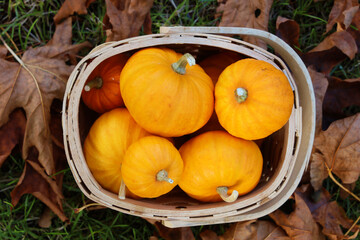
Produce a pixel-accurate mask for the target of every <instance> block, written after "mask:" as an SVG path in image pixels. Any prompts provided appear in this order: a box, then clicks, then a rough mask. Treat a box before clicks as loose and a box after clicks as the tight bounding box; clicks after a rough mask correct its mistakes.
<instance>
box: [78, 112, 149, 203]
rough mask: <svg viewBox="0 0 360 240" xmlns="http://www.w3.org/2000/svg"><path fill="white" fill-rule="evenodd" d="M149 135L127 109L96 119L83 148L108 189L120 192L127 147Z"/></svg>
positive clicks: (105, 114) (90, 167) (102, 184)
mask: <svg viewBox="0 0 360 240" xmlns="http://www.w3.org/2000/svg"><path fill="white" fill-rule="evenodd" d="M149 135H150V134H149V133H148V132H147V131H145V130H144V129H143V128H141V127H140V126H139V125H138V124H137V123H136V122H135V121H134V119H133V118H132V117H131V116H130V114H129V112H128V111H127V109H125V108H116V109H113V110H111V111H109V112H106V113H104V114H102V115H101V116H100V117H99V118H98V119H97V120H96V121H95V122H94V124H93V125H92V126H91V128H90V131H89V133H88V135H87V137H86V139H85V142H84V147H83V151H84V155H85V159H86V162H87V165H88V167H89V169H90V171H91V173H92V175H93V176H94V178H95V179H96V180H97V182H98V183H99V184H100V185H101V186H102V187H103V188H104V189H107V190H109V191H111V192H113V193H116V194H118V193H119V189H120V185H121V179H122V176H121V164H122V162H123V158H124V156H125V152H126V150H127V149H128V147H129V146H130V145H131V144H132V143H134V142H135V141H137V140H139V139H140V138H142V137H145V136H149ZM128 194H129V193H128ZM130 196H132V195H130Z"/></svg>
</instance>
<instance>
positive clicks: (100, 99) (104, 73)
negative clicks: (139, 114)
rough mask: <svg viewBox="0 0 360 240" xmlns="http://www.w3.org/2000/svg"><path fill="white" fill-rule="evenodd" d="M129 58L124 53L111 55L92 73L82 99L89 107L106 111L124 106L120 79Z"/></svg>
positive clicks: (97, 110) (99, 111)
mask: <svg viewBox="0 0 360 240" xmlns="http://www.w3.org/2000/svg"><path fill="white" fill-rule="evenodd" d="M127 59H128V57H127V56H126V55H124V54H119V55H115V56H113V57H110V58H108V59H106V60H105V61H103V62H102V63H100V64H99V65H98V66H97V67H96V68H95V69H94V71H93V72H92V73H91V74H90V76H89V78H88V80H87V82H86V84H85V87H84V89H83V92H82V100H83V101H84V103H85V105H86V106H87V107H88V108H90V109H92V110H94V111H96V112H98V113H104V112H106V111H109V110H111V109H114V108H116V107H122V106H124V101H123V99H122V97H121V93H120V89H119V79H120V73H121V70H122V68H123V67H124V65H125V63H126V61H127Z"/></svg>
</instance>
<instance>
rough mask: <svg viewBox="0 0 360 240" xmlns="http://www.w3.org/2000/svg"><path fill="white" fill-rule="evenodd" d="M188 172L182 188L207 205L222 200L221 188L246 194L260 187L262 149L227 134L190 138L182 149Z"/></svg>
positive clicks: (185, 172) (208, 134) (216, 133)
mask: <svg viewBox="0 0 360 240" xmlns="http://www.w3.org/2000/svg"><path fill="white" fill-rule="evenodd" d="M179 151H180V155H181V157H182V159H183V161H184V171H183V174H182V177H181V180H180V182H179V186H180V188H181V189H182V190H184V191H185V192H186V193H187V194H188V195H189V196H190V197H192V198H195V199H198V200H200V201H203V202H218V201H222V199H221V198H220V196H219V194H218V193H217V192H216V188H217V187H222V186H224V187H228V194H229V195H230V194H231V193H232V191H233V190H237V191H238V192H239V195H243V194H246V193H248V192H250V191H251V190H252V189H254V188H255V187H256V185H257V184H258V182H259V180H260V177H261V173H262V167H263V158H262V154H261V152H260V149H259V147H258V146H257V145H256V144H255V143H254V142H253V141H248V140H244V139H240V138H236V137H234V136H232V135H230V134H229V133H227V132H225V131H210V132H206V133H203V134H201V135H198V136H197V137H195V138H192V139H190V140H189V141H188V142H186V143H185V144H184V145H182V146H181V148H180V150H179Z"/></svg>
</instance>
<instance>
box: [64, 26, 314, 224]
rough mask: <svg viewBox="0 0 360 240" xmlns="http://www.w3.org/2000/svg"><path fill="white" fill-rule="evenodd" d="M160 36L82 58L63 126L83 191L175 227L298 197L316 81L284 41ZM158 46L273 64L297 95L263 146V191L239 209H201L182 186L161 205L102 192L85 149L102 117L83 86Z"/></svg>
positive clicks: (240, 216) (185, 33)
mask: <svg viewBox="0 0 360 240" xmlns="http://www.w3.org/2000/svg"><path fill="white" fill-rule="evenodd" d="M160 31H161V33H160V34H153V35H146V36H140V37H134V38H130V39H126V40H122V41H119V42H113V43H107V44H104V45H101V46H99V47H97V48H95V49H93V51H92V52H91V53H90V54H89V55H87V56H86V57H84V58H83V59H82V60H81V61H80V63H79V64H78V65H77V66H76V68H75V69H74V71H73V72H72V74H71V76H70V78H69V80H68V84H67V88H66V93H65V97H64V102H63V118H62V120H63V122H62V123H63V130H64V144H65V151H66V155H67V160H68V163H69V165H70V169H71V171H72V173H73V175H74V178H75V180H76V182H77V184H78V186H79V188H80V189H81V190H82V192H83V193H84V194H85V195H86V196H87V197H88V198H89V199H91V200H93V201H95V202H98V203H100V204H102V205H104V206H107V207H109V208H112V209H114V210H117V211H120V212H123V213H127V214H131V215H135V216H139V217H144V218H151V219H157V220H161V221H162V222H163V224H164V225H166V226H169V227H180V226H194V225H203V224H214V223H224V222H234V221H241V220H249V219H255V218H258V217H261V216H264V215H267V214H268V213H270V212H272V211H274V210H275V209H277V208H278V207H279V206H280V205H281V204H283V203H284V202H285V201H286V200H287V199H288V198H289V196H290V195H291V194H292V193H293V192H294V190H295V188H296V186H297V184H298V183H299V181H300V178H301V176H302V174H303V172H304V169H305V167H306V166H307V163H308V160H309V156H310V152H311V148H312V143H313V137H314V129H315V104H314V102H315V101H314V93H313V89H312V84H311V80H310V76H309V74H308V72H307V70H306V68H305V66H304V64H303V63H302V62H301V60H300V58H299V57H298V56H297V55H296V53H295V52H294V51H293V50H292V49H291V48H290V47H289V46H288V45H286V44H285V43H284V42H283V41H282V40H280V39H279V38H277V37H276V36H274V35H271V34H269V33H267V32H264V31H260V30H254V29H246V28H218V27H216V28H208V27H195V28H193V27H173V28H168V27H163V28H161V30H160ZM209 33H212V34H209ZM213 33H221V34H238V35H248V36H255V37H259V38H261V39H262V40H264V41H266V42H267V43H268V44H269V45H270V46H271V47H273V49H275V51H276V52H277V53H278V54H279V55H280V56H281V58H280V57H278V56H275V55H274V54H271V53H269V52H267V51H265V50H263V49H261V48H259V47H257V46H254V45H251V44H249V43H246V42H244V41H241V40H237V39H235V38H231V37H225V36H220V35H215V34H213ZM153 46H156V47H167V48H172V49H174V50H175V51H177V52H182V53H185V52H190V53H192V54H193V55H194V56H196V58H197V59H201V58H203V57H206V56H209V55H211V54H215V53H218V52H226V51H233V52H237V53H239V54H242V55H243V56H245V57H252V58H255V59H261V60H264V61H267V62H269V63H270V64H272V65H273V66H275V67H276V68H278V69H280V70H281V71H283V72H284V73H285V74H286V76H287V77H288V80H289V82H290V84H291V86H292V88H293V92H294V96H295V101H294V106H293V111H292V114H291V116H290V119H289V121H288V123H287V124H286V125H285V126H284V127H283V128H282V129H280V130H279V131H277V132H276V133H274V134H272V135H271V136H269V137H268V138H266V139H265V141H264V143H263V145H262V147H261V150H262V153H263V156H264V167H263V169H264V170H263V174H262V177H261V180H260V182H259V184H258V186H257V187H256V188H255V189H254V190H253V191H252V192H250V193H248V194H246V195H244V196H240V197H239V198H238V200H236V201H235V202H234V203H225V202H219V203H201V202H198V201H196V200H194V199H191V198H190V197H188V196H187V195H186V194H185V193H184V192H182V191H181V190H180V189H179V188H178V187H177V188H175V189H174V190H173V191H171V192H170V193H168V194H166V195H164V196H161V197H159V198H155V199H140V200H134V199H125V200H121V199H119V198H118V196H117V195H116V194H113V193H111V192H109V191H107V190H105V189H103V188H102V187H101V186H100V185H99V184H98V183H97V182H96V180H95V179H94V177H93V176H92V174H91V171H90V170H89V168H88V167H87V165H86V161H85V158H84V154H83V150H82V145H83V142H84V140H85V137H86V135H87V133H88V131H89V129H90V126H91V124H92V123H93V122H94V121H95V120H96V118H97V117H98V115H97V114H96V113H94V112H92V111H90V110H89V109H87V108H86V107H85V106H84V104H83V103H82V101H81V92H82V89H83V87H84V85H85V81H86V80H87V78H88V76H89V75H90V73H91V72H92V71H93V70H94V69H95V67H96V66H97V65H99V64H100V63H101V62H102V61H104V60H105V59H107V58H109V57H111V56H114V55H116V54H119V53H124V52H127V53H130V54H131V53H134V52H136V51H138V50H139V49H142V48H146V47H153ZM282 59H284V61H285V62H284V61H283V60H282ZM285 63H286V64H285Z"/></svg>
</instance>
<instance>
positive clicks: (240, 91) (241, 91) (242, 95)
mask: <svg viewBox="0 0 360 240" xmlns="http://www.w3.org/2000/svg"><path fill="white" fill-rule="evenodd" d="M234 93H235V99H236V101H237V102H238V103H242V102H244V101H245V100H246V99H247V97H248V92H247V90H246V89H245V88H241V87H239V88H237V89H235V92H234Z"/></svg>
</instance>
